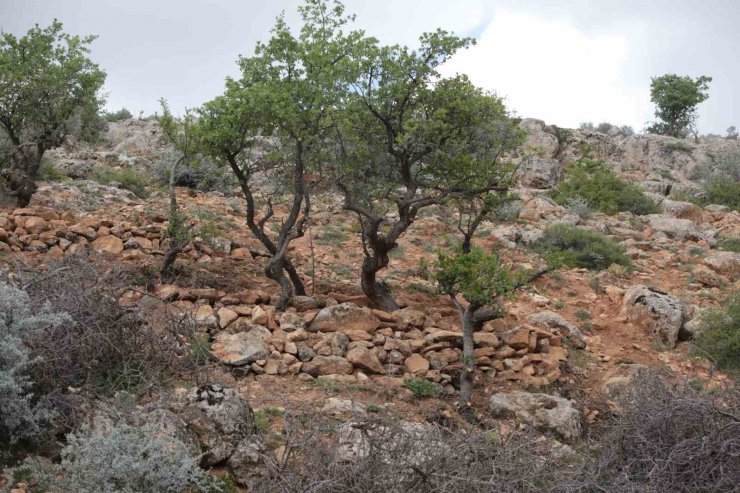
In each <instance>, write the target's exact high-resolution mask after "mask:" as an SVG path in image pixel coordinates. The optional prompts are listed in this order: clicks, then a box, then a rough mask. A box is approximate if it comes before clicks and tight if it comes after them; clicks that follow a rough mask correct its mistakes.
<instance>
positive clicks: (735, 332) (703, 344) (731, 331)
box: [694, 291, 740, 373]
mask: <svg viewBox="0 0 740 493" xmlns="http://www.w3.org/2000/svg"><path fill="white" fill-rule="evenodd" d="M694 344H695V345H696V347H697V349H698V351H696V353H697V354H698V355H699V356H704V357H707V358H709V359H710V360H711V361H712V362H713V363H715V364H716V365H717V368H718V369H720V370H722V371H729V372H733V373H739V372H740V291H734V292H732V293H730V294H729V296H728V297H727V299H726V300H725V302H724V304H723V307H722V309H715V310H709V311H708V312H707V313H705V314H703V316H702V329H701V332H700V333H699V335H698V337H696V339H695V340H694Z"/></svg>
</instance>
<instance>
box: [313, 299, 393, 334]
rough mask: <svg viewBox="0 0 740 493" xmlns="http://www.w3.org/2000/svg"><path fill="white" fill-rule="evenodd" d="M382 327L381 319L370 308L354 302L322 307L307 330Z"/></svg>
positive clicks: (369, 330) (372, 329)
mask: <svg viewBox="0 0 740 493" xmlns="http://www.w3.org/2000/svg"><path fill="white" fill-rule="evenodd" d="M378 327H380V320H378V318H377V317H376V316H375V315H374V314H373V313H372V311H371V310H370V309H369V308H365V307H359V306H357V305H355V304H354V303H341V304H339V305H334V306H328V307H326V308H322V309H321V310H320V311H319V313H317V314H316V317H315V318H314V319H313V321H312V322H311V324H310V325H309V326H308V328H307V330H309V331H310V332H335V331H345V330H364V331H366V332H372V331H374V330H375V329H377V328H378Z"/></svg>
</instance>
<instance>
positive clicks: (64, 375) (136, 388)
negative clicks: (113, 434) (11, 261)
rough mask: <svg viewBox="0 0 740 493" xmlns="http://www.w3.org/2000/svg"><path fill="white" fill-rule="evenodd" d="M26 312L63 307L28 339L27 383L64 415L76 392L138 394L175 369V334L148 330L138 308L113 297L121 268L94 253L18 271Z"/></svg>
mask: <svg viewBox="0 0 740 493" xmlns="http://www.w3.org/2000/svg"><path fill="white" fill-rule="evenodd" d="M20 281H21V285H22V287H23V288H24V290H25V291H26V292H27V293H28V294H29V296H30V300H31V305H32V310H33V311H34V312H36V311H40V310H41V309H42V307H46V309H49V308H50V309H51V310H52V311H53V312H55V313H66V314H67V315H68V316H69V322H67V323H64V324H58V325H57V326H50V327H49V328H48V329H47V330H45V331H42V332H40V333H39V334H38V336H37V337H35V338H34V340H33V341H30V342H29V345H30V347H31V350H32V353H33V354H34V356H36V357H38V358H39V361H38V363H37V364H36V366H35V370H34V381H35V382H36V384H37V386H38V388H39V389H40V391H41V392H43V393H44V394H46V395H47V397H48V398H49V399H52V400H53V401H54V402H55V404H56V407H58V408H61V411H62V414H64V415H67V417H69V416H68V415H69V413H71V412H72V411H73V410H74V408H75V407H76V404H75V403H76V401H77V399H76V397H75V396H76V395H79V394H80V393H88V394H90V393H91V394H93V395H99V396H102V395H109V394H111V393H113V392H115V391H117V390H127V391H129V392H133V393H141V392H146V391H149V390H151V389H152V387H155V386H158V385H159V384H160V383H161V382H162V380H163V379H164V377H165V376H166V375H167V374H168V373H169V371H170V370H171V369H173V368H176V367H177V362H178V357H177V356H178V353H179V352H180V345H179V343H178V339H177V337H176V335H175V334H173V333H169V332H166V331H155V330H154V328H153V327H152V326H151V325H150V324H149V323H148V322H147V321H146V320H144V319H143V318H142V317H141V316H140V314H139V313H138V312H137V311H136V310H133V309H126V308H123V307H122V306H120V305H119V304H118V302H117V300H118V299H119V297H120V295H121V293H122V292H123V291H125V289H126V286H127V285H128V279H127V272H126V271H125V270H124V269H122V268H106V267H104V266H103V264H102V263H100V262H98V261H97V259H96V258H95V257H94V256H91V255H79V256H73V257H71V258H69V259H67V260H64V261H62V262H59V263H55V264H51V265H50V266H49V267H48V269H46V270H43V271H30V270H26V271H23V270H22V271H20Z"/></svg>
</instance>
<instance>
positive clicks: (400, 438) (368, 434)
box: [336, 421, 445, 491]
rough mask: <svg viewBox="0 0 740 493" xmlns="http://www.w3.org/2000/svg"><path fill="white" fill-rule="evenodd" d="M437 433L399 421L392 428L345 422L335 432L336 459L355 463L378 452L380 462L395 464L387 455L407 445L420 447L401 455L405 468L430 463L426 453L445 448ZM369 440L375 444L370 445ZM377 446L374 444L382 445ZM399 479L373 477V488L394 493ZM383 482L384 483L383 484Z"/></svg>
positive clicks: (382, 476) (421, 425) (392, 456)
mask: <svg viewBox="0 0 740 493" xmlns="http://www.w3.org/2000/svg"><path fill="white" fill-rule="evenodd" d="M435 431H436V430H433V429H432V428H431V427H429V426H426V425H423V424H420V423H412V422H409V421H402V422H400V423H398V424H397V425H395V426H393V428H391V427H390V426H382V425H375V426H367V424H364V423H356V422H344V423H342V424H341V425H340V426H339V428H338V429H337V434H338V435H339V443H338V444H337V449H336V454H337V457H338V458H339V459H340V460H342V461H346V462H354V461H356V460H358V459H362V458H364V457H367V456H368V455H369V454H371V453H378V454H379V457H378V460H380V461H387V462H390V461H394V460H397V459H396V458H395V454H393V453H392V452H386V450H388V451H393V450H397V449H398V447H399V446H404V447H408V446H411V445H410V444H419V446H416V447H413V449H412V450H411V451H410V453H408V454H404V461H405V463H404V466H406V467H408V465H409V464H411V465H416V464H421V463H422V462H424V461H425V460H427V461H428V460H429V458H430V457H429V455H430V454H428V453H427V452H426V451H428V450H439V448H440V447H444V446H445V445H444V443H443V442H442V440H441V439H440V438H439V437H438V436H437V435H436V433H435ZM371 440H372V441H373V442H374V443H375V444H376V446H375V447H373V446H371ZM381 444H382V447H378V446H377V445H381ZM397 481H398V479H397V478H396V477H394V476H393V475H376V477H373V482H374V486H376V487H379V488H380V489H379V491H396V490H397V489H398V482H397ZM384 483H385V484H384Z"/></svg>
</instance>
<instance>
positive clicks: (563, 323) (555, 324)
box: [527, 310, 586, 349]
mask: <svg viewBox="0 0 740 493" xmlns="http://www.w3.org/2000/svg"><path fill="white" fill-rule="evenodd" d="M527 321H528V322H529V323H530V324H532V325H539V326H545V327H549V328H551V329H558V330H560V331H561V333H562V335H563V336H565V338H566V339H568V341H569V342H570V343H571V345H572V346H573V347H574V348H576V349H583V348H585V347H586V338H585V337H584V335H583V332H581V331H580V329H578V327H576V326H575V325H573V324H572V323H570V322H568V321H567V320H566V319H564V318H563V317H562V316H560V315H558V314H557V313H555V312H551V311H549V310H545V311H541V312H537V313H532V314H530V315H529V316H528V317H527Z"/></svg>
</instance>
